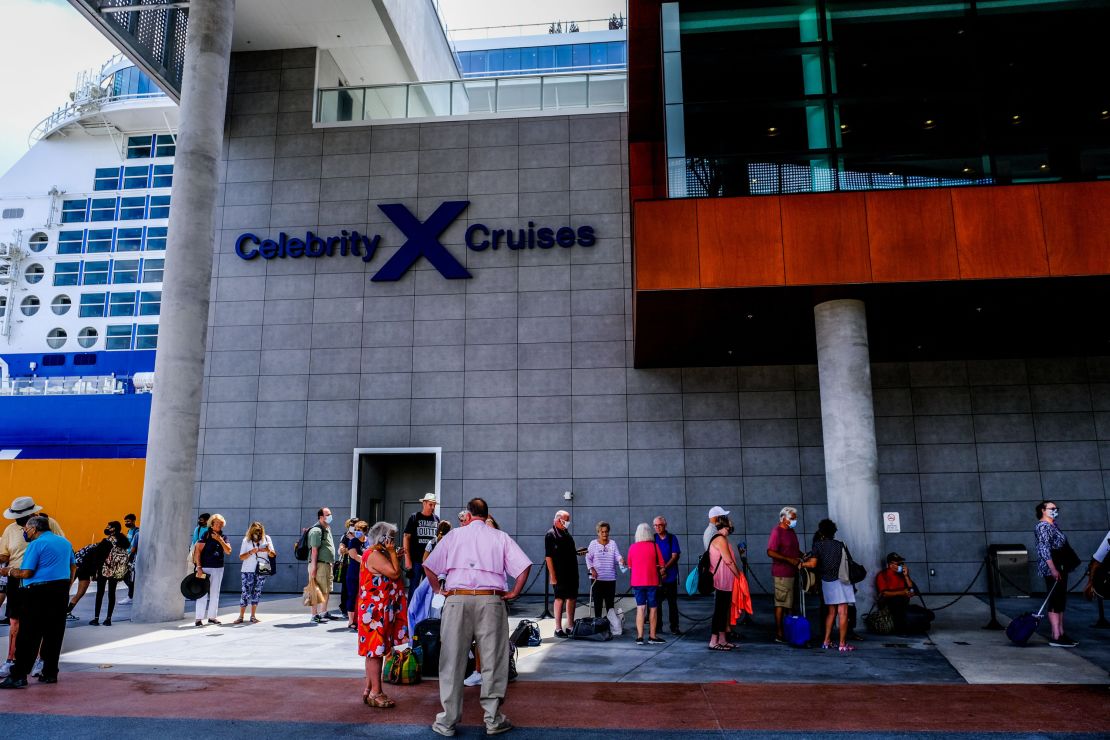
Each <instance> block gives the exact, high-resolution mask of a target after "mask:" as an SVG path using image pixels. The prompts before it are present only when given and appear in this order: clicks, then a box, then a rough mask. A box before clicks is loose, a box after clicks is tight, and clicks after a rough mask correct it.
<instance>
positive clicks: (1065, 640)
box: [1048, 635, 1079, 648]
mask: <svg viewBox="0 0 1110 740" xmlns="http://www.w3.org/2000/svg"><path fill="white" fill-rule="evenodd" d="M1048 644H1049V645H1051V646H1052V647H1064V648H1070V647H1075V646H1076V645H1078V644H1079V643H1078V642H1076V641H1075V640H1073V639H1071V638H1070V637H1068V636H1067V635H1060V636H1059V637H1057V638H1056V639H1055V640H1049V641H1048Z"/></svg>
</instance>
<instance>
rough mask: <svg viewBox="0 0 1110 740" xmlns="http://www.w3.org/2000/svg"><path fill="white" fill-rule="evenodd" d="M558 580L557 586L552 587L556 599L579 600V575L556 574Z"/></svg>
mask: <svg viewBox="0 0 1110 740" xmlns="http://www.w3.org/2000/svg"><path fill="white" fill-rule="evenodd" d="M555 578H556V579H557V580H556V582H555V585H553V586H552V587H551V591H552V594H553V595H554V596H555V598H556V599H577V598H578V574H577V573H574V574H572V575H560V574H558V573H556V574H555Z"/></svg>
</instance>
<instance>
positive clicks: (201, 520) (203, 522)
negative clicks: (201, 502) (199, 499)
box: [189, 512, 212, 547]
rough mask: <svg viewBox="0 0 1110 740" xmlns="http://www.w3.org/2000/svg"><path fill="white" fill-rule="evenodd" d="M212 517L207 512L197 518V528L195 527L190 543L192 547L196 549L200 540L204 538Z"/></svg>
mask: <svg viewBox="0 0 1110 740" xmlns="http://www.w3.org/2000/svg"><path fill="white" fill-rule="evenodd" d="M211 516H212V515H211V514H209V513H207V512H205V513H204V514H201V515H200V516H198V517H197V526H195V527H193V537H192V540H191V541H190V542H189V546H190V547H196V544H197V543H198V542H200V538H201V537H203V536H204V531H205V530H206V529H208V520H209V518H211Z"/></svg>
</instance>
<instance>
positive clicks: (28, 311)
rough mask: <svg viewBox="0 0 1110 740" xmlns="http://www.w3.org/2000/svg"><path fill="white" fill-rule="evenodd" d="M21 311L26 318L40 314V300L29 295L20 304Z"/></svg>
mask: <svg viewBox="0 0 1110 740" xmlns="http://www.w3.org/2000/svg"><path fill="white" fill-rule="evenodd" d="M19 310H20V311H22V312H23V315H24V316H34V315H35V314H37V313H38V312H39V299H38V298H36V297H35V296H33V295H29V296H27V297H26V298H24V299H23V300H22V301H20V303H19Z"/></svg>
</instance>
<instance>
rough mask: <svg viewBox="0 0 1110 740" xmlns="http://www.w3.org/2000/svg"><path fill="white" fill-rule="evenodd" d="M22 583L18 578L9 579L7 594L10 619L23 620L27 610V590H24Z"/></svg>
mask: <svg viewBox="0 0 1110 740" xmlns="http://www.w3.org/2000/svg"><path fill="white" fill-rule="evenodd" d="M22 583H23V582H22V581H21V580H20V579H18V578H11V577H9V578H8V586H7V589H6V593H7V594H8V601H7V604H8V617H9V618H11V619H22V618H23V611H24V609H25V608H26V602H27V589H25V588H22V587H21V586H22Z"/></svg>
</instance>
